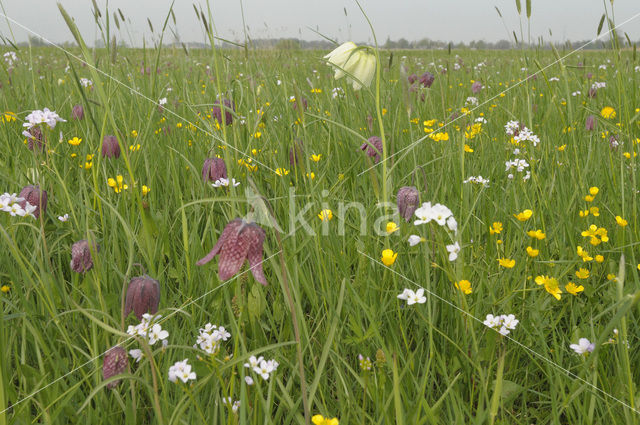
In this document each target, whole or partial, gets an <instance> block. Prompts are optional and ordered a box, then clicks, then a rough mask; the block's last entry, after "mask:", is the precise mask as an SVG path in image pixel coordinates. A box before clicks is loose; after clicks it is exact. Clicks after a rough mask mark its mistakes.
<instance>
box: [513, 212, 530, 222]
mask: <svg viewBox="0 0 640 425" xmlns="http://www.w3.org/2000/svg"><path fill="white" fill-rule="evenodd" d="M532 215H533V211H531V210H524V211H522V212H521V213H518V214H514V215H513V216H514V217H515V218H517V219H518V220H520V221H527V220H529V219H530V218H531V216H532Z"/></svg>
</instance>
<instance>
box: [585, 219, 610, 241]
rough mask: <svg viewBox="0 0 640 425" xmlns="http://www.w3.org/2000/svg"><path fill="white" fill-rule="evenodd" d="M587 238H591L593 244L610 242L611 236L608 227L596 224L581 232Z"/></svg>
mask: <svg viewBox="0 0 640 425" xmlns="http://www.w3.org/2000/svg"><path fill="white" fill-rule="evenodd" d="M581 235H582V236H584V237H585V238H589V243H590V244H591V245H593V246H597V245H600V243H602V242H609V236H608V235H607V229H605V228H604V227H598V226H596V225H595V224H592V225H590V226H589V228H588V229H587V230H585V231H583V232H582V233H581Z"/></svg>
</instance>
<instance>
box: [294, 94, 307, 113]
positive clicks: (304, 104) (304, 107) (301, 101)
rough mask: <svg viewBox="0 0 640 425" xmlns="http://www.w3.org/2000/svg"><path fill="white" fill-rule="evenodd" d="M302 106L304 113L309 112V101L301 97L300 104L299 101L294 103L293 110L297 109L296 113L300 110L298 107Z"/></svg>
mask: <svg viewBox="0 0 640 425" xmlns="http://www.w3.org/2000/svg"><path fill="white" fill-rule="evenodd" d="M299 104H300V105H302V111H303V112H304V111H306V110H307V106H308V105H309V104H308V102H307V99H306V98H305V97H301V98H300V102H298V99H296V100H295V101H294V102H293V109H295V110H296V111H297V110H298V105H299Z"/></svg>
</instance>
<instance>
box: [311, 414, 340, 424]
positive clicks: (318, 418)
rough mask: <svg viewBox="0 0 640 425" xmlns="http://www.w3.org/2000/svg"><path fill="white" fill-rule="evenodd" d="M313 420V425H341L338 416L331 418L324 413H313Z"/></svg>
mask: <svg viewBox="0 0 640 425" xmlns="http://www.w3.org/2000/svg"><path fill="white" fill-rule="evenodd" d="M311 422H313V425H339V423H338V418H333V419H329V418H325V417H324V416H322V415H313V416H312V417H311Z"/></svg>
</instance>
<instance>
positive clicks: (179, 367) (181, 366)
mask: <svg viewBox="0 0 640 425" xmlns="http://www.w3.org/2000/svg"><path fill="white" fill-rule="evenodd" d="M187 362H188V359H184V360H183V361H181V362H176V363H175V364H174V365H173V366H171V367H170V368H169V381H171V382H177V380H178V379H179V380H181V381H182V382H183V383H185V384H186V383H187V382H189V381H195V380H196V373H195V372H192V371H191V365H190V364H189V363H187Z"/></svg>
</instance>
